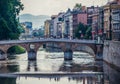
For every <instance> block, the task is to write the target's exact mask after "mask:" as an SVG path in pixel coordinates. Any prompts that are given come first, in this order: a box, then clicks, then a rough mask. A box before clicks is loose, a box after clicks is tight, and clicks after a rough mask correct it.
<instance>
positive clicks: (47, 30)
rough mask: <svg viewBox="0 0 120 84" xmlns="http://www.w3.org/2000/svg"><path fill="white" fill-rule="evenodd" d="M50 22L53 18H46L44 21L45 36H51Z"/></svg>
mask: <svg viewBox="0 0 120 84" xmlns="http://www.w3.org/2000/svg"><path fill="white" fill-rule="evenodd" d="M50 22H51V20H46V21H45V23H44V27H45V38H49V36H50V35H49V34H50Z"/></svg>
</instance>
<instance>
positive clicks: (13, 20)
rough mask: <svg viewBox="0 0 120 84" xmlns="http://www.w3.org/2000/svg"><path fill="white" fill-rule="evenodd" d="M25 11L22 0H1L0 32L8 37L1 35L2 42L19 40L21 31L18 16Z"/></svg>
mask: <svg viewBox="0 0 120 84" xmlns="http://www.w3.org/2000/svg"><path fill="white" fill-rule="evenodd" d="M21 10H23V4H22V3H21V1H20V0H0V21H1V22H2V23H4V24H2V23H1V26H0V32H4V34H6V36H3V35H4V34H3V35H0V40H8V39H18V37H19V35H20V29H19V27H18V25H19V20H18V15H19V13H20V11H21Z"/></svg>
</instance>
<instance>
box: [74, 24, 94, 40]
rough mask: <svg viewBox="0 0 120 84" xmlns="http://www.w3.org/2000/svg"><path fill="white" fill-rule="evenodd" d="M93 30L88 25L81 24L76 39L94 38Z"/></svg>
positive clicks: (76, 31)
mask: <svg viewBox="0 0 120 84" xmlns="http://www.w3.org/2000/svg"><path fill="white" fill-rule="evenodd" d="M91 30H92V28H91V27H88V26H87V25H84V24H82V23H79V24H78V27H77V29H76V30H75V37H76V38H78V39H81V38H84V39H90V38H91V36H92V34H91Z"/></svg>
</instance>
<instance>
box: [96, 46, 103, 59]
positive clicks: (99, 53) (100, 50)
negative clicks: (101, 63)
mask: <svg viewBox="0 0 120 84" xmlns="http://www.w3.org/2000/svg"><path fill="white" fill-rule="evenodd" d="M95 60H103V45H101V44H98V45H96V57H95Z"/></svg>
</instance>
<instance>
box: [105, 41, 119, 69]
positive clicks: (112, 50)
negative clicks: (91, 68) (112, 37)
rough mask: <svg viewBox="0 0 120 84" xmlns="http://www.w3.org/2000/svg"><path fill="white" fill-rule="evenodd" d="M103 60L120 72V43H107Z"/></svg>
mask: <svg viewBox="0 0 120 84" xmlns="http://www.w3.org/2000/svg"><path fill="white" fill-rule="evenodd" d="M103 60H104V61H105V62H107V63H108V64H110V65H111V66H113V67H114V68H116V69H118V70H120V41H105V42H104V49H103Z"/></svg>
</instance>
